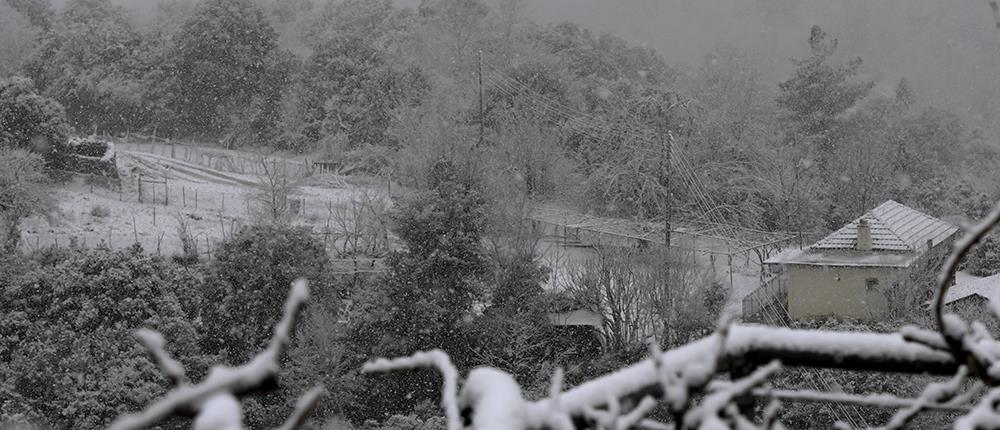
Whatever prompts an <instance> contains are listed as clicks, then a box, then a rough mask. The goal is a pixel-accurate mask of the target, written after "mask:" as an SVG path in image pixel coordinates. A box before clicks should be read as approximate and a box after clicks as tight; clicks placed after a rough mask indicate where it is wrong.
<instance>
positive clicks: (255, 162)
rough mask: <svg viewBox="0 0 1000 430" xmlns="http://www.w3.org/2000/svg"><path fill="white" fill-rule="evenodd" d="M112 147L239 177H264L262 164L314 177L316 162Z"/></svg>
mask: <svg viewBox="0 0 1000 430" xmlns="http://www.w3.org/2000/svg"><path fill="white" fill-rule="evenodd" d="M115 147H116V148H117V149H118V150H122V151H131V152H142V153H147V154H153V155H158V156H162V157H169V158H172V159H175V160H182V161H185V162H188V163H191V164H197V165H199V166H204V167H208V168H211V169H215V170H221V171H224V172H230V173H239V174H241V175H263V174H265V172H264V166H263V163H265V162H266V163H267V164H268V165H280V166H281V168H282V169H284V171H287V172H289V174H292V175H295V176H300V177H301V176H309V175H312V173H313V164H315V163H314V162H315V161H316V160H309V159H308V158H305V159H302V160H296V159H292V158H284V157H275V156H265V155H254V154H248V153H246V152H240V151H233V150H228V149H219V148H205V147H198V146H190V145H183V144H177V143H174V142H156V141H153V142H148V143H141V142H121V143H116V144H115Z"/></svg>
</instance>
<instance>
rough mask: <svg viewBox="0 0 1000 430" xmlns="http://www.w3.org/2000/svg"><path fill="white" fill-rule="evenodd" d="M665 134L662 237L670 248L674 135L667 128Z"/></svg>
mask: <svg viewBox="0 0 1000 430" xmlns="http://www.w3.org/2000/svg"><path fill="white" fill-rule="evenodd" d="M665 134H666V135H667V136H666V139H665V144H664V146H665V148H664V158H665V159H666V163H665V166H664V168H663V188H664V190H663V193H664V194H665V197H664V198H665V199H666V202H664V205H663V207H664V210H663V212H664V213H663V235H664V237H663V239H664V241H665V243H666V244H667V248H668V249H669V248H670V218H671V216H672V212H673V210H672V209H673V206H674V202H673V196H672V195H671V193H670V152H671V149H673V148H672V147H673V143H674V135H673V134H671V133H670V130H667V131H666V133H665ZM661 136H662V134H661ZM661 139H662V137H661Z"/></svg>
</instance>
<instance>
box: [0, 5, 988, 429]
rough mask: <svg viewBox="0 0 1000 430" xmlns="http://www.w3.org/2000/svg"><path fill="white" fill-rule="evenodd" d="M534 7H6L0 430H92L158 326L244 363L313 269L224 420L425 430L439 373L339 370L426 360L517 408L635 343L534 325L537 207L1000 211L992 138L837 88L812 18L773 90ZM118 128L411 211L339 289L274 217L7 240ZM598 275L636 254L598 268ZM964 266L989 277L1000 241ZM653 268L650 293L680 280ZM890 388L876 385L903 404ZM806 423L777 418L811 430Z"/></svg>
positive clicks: (726, 218) (631, 353) (705, 297)
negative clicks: (490, 369) (504, 380)
mask: <svg viewBox="0 0 1000 430" xmlns="http://www.w3.org/2000/svg"><path fill="white" fill-rule="evenodd" d="M527 3H528V2H524V1H521V0H496V1H483V0H425V1H421V2H419V5H413V6H412V7H402V6H401V5H399V4H396V3H394V2H392V1H389V0H385V1H380V0H337V1H334V0H329V1H327V0H283V1H279V0H201V1H195V0H161V1H160V2H159V3H157V4H156V5H155V7H153V8H150V9H149V10H144V11H142V12H141V13H137V12H135V11H133V10H129V9H126V8H124V7H122V6H119V5H116V4H114V3H113V2H111V1H110V0H68V1H66V2H65V4H64V5H61V6H59V7H56V6H53V5H52V4H50V3H49V1H48V0H0V79H2V80H0V126H2V127H0V213H2V214H3V222H4V226H3V227H4V228H3V232H4V233H3V235H4V237H5V238H6V239H5V241H4V249H5V250H6V251H8V252H5V253H4V255H3V256H2V257H0V269H2V270H0V420H3V421H8V422H13V423H28V422H30V423H34V424H36V425H39V426H40V427H42V428H86V429H91V428H103V427H105V426H107V425H108V424H109V423H110V422H111V421H112V420H113V419H114V418H115V417H116V416H118V415H120V414H122V413H125V412H128V411H134V410H137V409H140V408H141V407H142V406H143V405H145V404H147V403H149V402H150V401H151V400H152V399H155V398H156V397H158V396H160V395H162V394H163V393H164V392H165V391H166V389H167V387H168V384H167V381H165V380H164V378H162V376H160V375H159V374H158V372H157V370H156V367H155V366H154V364H153V363H151V362H150V361H149V360H148V359H147V358H146V354H145V353H144V351H143V350H142V348H141V347H140V345H138V344H136V343H135V342H134V341H133V339H132V337H131V336H130V334H129V333H130V332H131V331H132V330H134V329H135V328H137V327H140V326H148V327H150V328H155V329H158V330H160V331H161V332H162V333H163V334H164V335H165V336H166V337H167V338H168V339H170V340H171V343H170V345H169V348H170V349H171V353H173V354H174V355H175V356H178V357H180V360H181V361H182V362H184V363H185V366H186V367H187V368H188V369H189V370H190V372H191V374H192V375H193V377H194V378H195V379H198V378H200V377H201V376H204V375H205V374H206V373H207V372H208V368H209V366H211V365H212V364H215V363H229V364H237V363H242V362H244V361H246V360H247V359H248V358H250V357H252V355H253V354H254V353H255V351H258V350H260V349H261V348H262V347H263V346H265V345H266V344H267V341H268V339H269V338H270V335H271V332H270V330H271V326H273V324H274V323H275V322H276V321H277V320H278V318H279V316H280V312H281V309H280V307H279V306H278V305H277V304H278V303H281V301H282V300H283V299H284V297H285V296H286V294H287V292H288V285H290V284H291V282H292V281H293V280H294V279H296V278H299V277H306V278H308V279H310V282H311V284H312V289H313V291H314V292H316V294H315V295H316V297H314V300H313V303H310V305H309V308H308V309H307V311H306V313H305V314H304V316H303V318H302V322H301V323H300V325H299V326H298V328H297V331H296V333H295V339H294V341H293V342H292V345H291V347H290V349H289V351H288V354H287V357H286V358H285V359H284V360H285V362H284V363H283V371H282V374H281V377H280V384H279V385H280V386H279V388H277V389H275V390H272V391H270V392H268V393H265V394H263V395H261V396H258V397H255V398H252V399H250V400H249V401H247V402H246V405H245V408H246V409H245V414H246V416H245V420H246V422H247V423H248V424H249V425H250V426H251V427H253V428H263V427H275V426H278V425H280V424H281V422H282V421H283V419H284V417H285V416H287V415H288V411H290V410H291V409H292V408H293V406H294V402H295V398H296V397H297V396H298V395H299V394H301V393H302V392H303V391H305V390H306V389H308V388H309V387H310V386H313V385H315V384H322V385H325V386H326V387H327V388H328V390H329V391H330V393H329V394H328V395H327V398H326V399H325V400H324V401H323V402H321V403H320V404H319V406H318V408H317V410H316V412H315V414H314V418H313V420H312V421H310V423H309V425H311V426H313V428H359V429H382V428H384V429H432V428H444V426H445V421H444V420H443V419H442V418H439V415H440V412H439V409H438V405H437V401H438V398H439V397H440V393H439V391H440V381H439V378H438V377H437V376H436V375H435V374H434V373H433V372H430V371H420V372H413V373H407V374H400V375H392V376H391V377H390V376H379V375H376V376H368V375H362V374H360V373H359V371H358V369H359V368H360V366H361V365H362V364H363V363H365V362H366V361H367V360H369V359H371V358H372V357H383V356H389V357H391V356H401V355H407V354H410V353H412V352H413V351H417V350H423V349H430V348H441V349H444V350H446V351H448V352H449V354H450V355H451V359H452V360H453V361H454V362H455V363H456V365H458V367H459V368H471V367H474V366H482V365H489V366H494V367H498V368H501V369H504V370H505V371H507V372H510V373H511V374H512V375H514V377H516V379H517V380H518V382H519V383H520V384H521V386H522V387H524V388H525V391H526V396H528V397H533V398H539V397H542V396H545V395H546V394H547V390H548V387H549V384H550V375H551V374H552V372H553V371H554V369H555V368H556V367H562V368H565V369H566V374H565V375H566V376H565V377H566V383H567V384H568V385H573V384H578V383H580V382H582V381H585V380H587V379H590V378H593V377H594V376H597V375H600V374H603V373H605V372H607V371H610V370H613V369H616V368H618V367H620V366H622V365H624V364H628V363H632V362H634V361H636V360H637V359H639V358H641V357H643V356H644V354H645V353H646V346H645V343H644V339H632V338H628V337H627V336H624V335H623V336H621V337H619V338H616V339H615V342H614V343H613V344H611V346H610V347H606V348H591V347H589V346H587V345H584V343H581V342H580V341H579V336H577V335H578V334H575V333H567V332H565V331H560V329H559V328H558V327H555V326H553V325H551V324H549V322H548V320H547V319H546V312H548V311H550V310H551V309H553V308H558V307H559V306H560V305H561V304H562V303H564V302H566V301H573V300H577V301H578V300H582V298H581V297H580V296H575V297H574V296H573V295H572V294H562V293H553V292H551V291H546V290H544V289H543V288H542V285H543V284H544V283H545V280H546V279H547V278H548V276H549V272H550V269H551V268H547V267H545V265H544V264H542V263H541V262H540V260H539V258H538V255H537V252H538V251H537V249H536V247H535V246H534V242H532V240H533V239H532V238H531V237H530V236H531V235H532V234H533V232H532V231H531V226H530V224H528V223H526V222H524V221H523V216H522V215H523V213H524V212H525V211H527V210H528V207H529V204H530V203H549V204H558V205H560V206H564V207H571V208H574V209H575V210H579V211H580V212H583V213H590V214H596V215H601V216H607V217H615V218H622V219H629V220H639V221H650V222H657V223H662V222H664V221H666V222H672V221H673V222H677V221H678V220H692V221H703V222H713V223H718V224H725V225H733V226H739V227H743V228H749V229H755V230H759V231H764V232H793V233H795V234H802V235H806V236H809V237H812V236H815V235H823V234H826V233H828V232H830V231H832V230H834V229H836V228H839V227H840V226H841V225H843V224H844V223H846V222H849V221H851V220H852V219H855V218H856V217H857V216H858V215H859V214H862V213H864V212H866V211H868V210H869V209H871V208H872V207H874V206H876V205H878V204H879V203H881V202H883V201H885V200H889V199H892V200H895V201H898V202H901V203H903V204H906V205H908V206H911V207H913V208H917V209H919V210H922V211H924V212H926V213H928V214H931V215H933V216H936V217H940V218H945V219H952V220H960V219H978V218H981V217H983V216H984V215H986V214H987V212H988V211H989V208H990V207H991V206H992V204H993V202H995V201H997V200H998V199H1000V180H998V178H997V177H995V176H993V175H990V174H988V173H990V172H995V171H997V170H998V169H1000V147H998V146H997V143H996V142H997V140H996V138H997V136H995V135H993V133H994V132H995V130H983V129H979V128H973V127H972V126H970V125H968V124H970V123H971V121H970V119H969V118H968V115H969V113H968V111H964V112H962V113H961V114H960V113H958V111H955V110H952V108H951V106H950V105H945V104H943V103H938V102H937V100H936V99H935V98H933V97H928V96H926V95H925V94H924V93H923V92H922V88H920V87H918V86H916V85H914V84H913V83H911V81H910V80H908V79H906V78H905V77H904V78H902V79H898V80H895V79H893V81H892V82H875V81H873V80H871V77H870V76H869V75H866V74H862V73H859V69H860V68H861V67H862V65H863V64H864V61H866V59H865V58H861V57H860V56H859V54H856V53H853V52H847V51H846V50H845V48H844V47H842V46H838V42H837V40H838V36H839V35H838V34H837V31H836V30H835V29H831V28H829V27H826V26H823V25H822V24H823V23H821V22H820V23H817V24H819V25H816V26H813V27H812V28H811V31H810V32H808V33H804V34H801V35H799V38H798V41H799V42H798V44H797V46H798V47H797V49H796V50H794V51H789V52H787V53H785V54H786V55H785V56H786V57H787V58H789V59H790V67H789V70H792V72H791V73H790V74H787V75H785V76H783V77H782V78H781V79H779V80H777V81H776V80H774V79H771V78H770V77H769V76H767V74H765V73H764V71H763V69H761V68H760V62H759V61H758V59H756V58H754V56H753V54H752V53H750V52H747V51H744V50H741V49H739V48H735V47H730V48H719V49H717V50H714V51H713V52H711V53H709V54H707V55H704V58H703V60H702V61H701V62H699V63H697V64H684V63H681V62H678V61H674V60H672V59H671V58H668V57H665V56H663V55H661V54H660V53H658V51H656V50H654V49H652V48H649V47H644V46H639V45H637V44H634V43H630V42H629V41H626V40H625V39H623V38H620V37H617V36H615V35H611V34H601V33H598V32H595V31H591V30H588V29H587V28H585V27H584V26H582V25H580V24H576V23H573V22H563V23H557V24H550V23H542V22H536V21H533V20H532V19H531V18H530V17H529V16H528V13H527V11H528V4H527ZM984 10H986V9H984ZM942 79H944V78H942ZM876 86H880V87H886V86H888V87H891V88H894V90H893V91H891V92H889V93H886V92H880V91H873V88H875V87H876ZM134 134H140V135H145V136H157V137H160V138H165V139H171V140H173V141H178V142H197V143H199V144H205V145H211V146H217V147H222V148H227V149H237V150H246V151H268V152H269V153H279V154H284V155H287V156H289V157H295V156H302V155H308V156H310V157H313V159H323V160H329V161H330V162H332V163H337V164H339V165H351V166H353V167H352V172H354V173H355V174H359V175H371V176H390V177H391V178H393V180H395V181H398V183H399V184H401V185H402V186H403V187H404V189H405V190H406V193H407V196H405V197H404V198H400V199H398V201H396V202H394V206H393V208H392V212H391V215H390V216H389V218H390V221H391V230H392V233H393V236H394V237H395V238H398V240H399V242H400V243H401V247H400V249H397V250H393V251H392V252H390V253H389V254H388V257H387V263H386V264H387V270H386V272H385V273H384V274H378V275H372V276H363V277H360V278H359V277H353V278H345V277H337V276H334V275H332V274H331V269H330V262H329V261H328V260H329V259H328V256H327V255H326V252H325V249H324V246H323V244H321V243H317V241H316V238H315V237H313V236H311V235H310V234H309V233H308V232H306V231H305V230H303V229H300V228H297V227H295V226H290V225H285V224H282V223H276V222H271V223H261V224H259V225H254V226H248V227H246V228H244V229H241V230H239V231H238V232H233V233H232V234H231V236H230V237H229V238H228V240H227V241H226V242H225V243H222V244H220V245H219V247H218V248H219V249H218V250H217V251H216V252H215V254H214V256H213V258H211V259H207V258H199V256H198V255H197V254H196V253H191V254H184V255H176V256H172V257H161V256H156V255H151V254H150V253H149V252H144V250H143V249H141V247H138V246H136V247H133V248H129V249H108V248H107V247H105V248H102V249H96V250H88V249H83V248H82V247H79V246H75V244H74V245H70V246H69V247H68V248H66V247H61V248H60V247H52V248H48V249H44V250H40V251H36V252H31V253H27V252H18V251H17V249H18V244H17V240H16V239H12V238H13V237H15V236H17V237H19V235H20V233H19V228H20V227H19V226H20V222H21V221H22V220H23V219H25V218H26V217H28V216H32V215H34V214H39V213H44V212H45V211H46V210H51V209H52V207H53V204H54V203H53V202H52V201H51V199H49V198H47V196H46V195H45V194H46V192H45V191H44V190H45V188H44V187H49V186H58V185H52V182H53V180H55V181H56V183H58V178H55V179H53V178H52V177H51V176H52V175H46V174H44V172H45V164H46V163H48V162H50V161H51V159H52V157H54V155H53V154H58V153H59V152H60V151H61V150H62V149H63V147H64V146H65V141H66V139H68V138H69V137H70V136H86V135H100V136H127V135H134ZM27 150H31V153H29V152H28V151H27ZM25 184H27V185H25ZM15 185H16V186H15ZM146 251H148V250H146ZM358 253H361V252H360V251H359V252H358ZM616 258H617V259H618V261H621V260H636V259H637V258H638V257H636V256H634V255H617V256H616V255H611V256H607V257H606V259H605V260H602V263H606V264H608V265H613V264H615V261H616V260H615V259H616ZM644 258H652V259H658V260H656V261H668V262H671V263H670V264H668V265H667V266H670V265H672V264H673V262H674V260H672V259H674V258H676V256H673V255H652V256H650V255H646V256H644ZM748 258H749V257H748ZM969 261H970V262H971V263H970V266H969V269H970V270H971V271H973V272H974V273H976V274H984V275H985V274H994V273H996V272H997V271H1000V241H998V240H994V239H992V238H989V239H987V241H986V243H985V244H984V246H982V247H980V248H977V250H976V251H975V252H974V253H973V255H972V256H971V257H970V260H969ZM651 265H655V264H651ZM672 267H676V266H672ZM663 270H664V272H663V273H656V274H654V275H655V276H659V277H657V278H655V279H656V282H665V283H666V284H668V285H677V284H680V283H690V279H688V278H684V279H680V278H679V276H681V275H678V273H677V272H678V271H677V270H673V271H671V270H670V268H664V269H663ZM651 279H652V278H651ZM594 282H599V280H594ZM701 284H704V285H701ZM720 294H724V293H720V292H719V291H717V290H713V289H712V284H711V282H707V281H706V282H700V283H698V285H697V286H696V287H691V291H689V292H686V293H684V295H683V296H681V295H679V296H678V297H671V298H670V299H669V303H667V304H665V305H664V306H666V307H665V308H664V309H668V310H669V312H667V313H669V314H670V315H669V316H664V317H663V318H664V321H668V322H665V323H664V324H665V326H664V333H663V336H662V337H661V339H664V340H667V342H668V344H667V345H665V347H671V346H676V345H680V344H683V343H686V342H688V341H690V340H692V339H694V338H697V337H700V336H702V335H704V334H705V333H707V332H711V330H713V329H714V328H715V323H716V315H717V314H718V313H719V308H720V306H721V302H723V301H724V300H725V297H719V295H720ZM581 345H583V346H581ZM857 384H858V386H865V387H868V386H873V385H879V386H883V385H889V384H885V383H883V381H879V380H873V379H872V378H867V377H859V378H857ZM901 385H905V386H900V387H889V388H887V389H889V390H900V391H906V390H911V391H912V390H917V388H919V387H918V385H916V384H915V385H913V386H909V385H906V384H901ZM882 388H885V387H882ZM917 391H919V390H917ZM813 412H815V411H814V410H812V409H802V410H799V411H798V412H793V413H792V414H791V415H792V417H791V418H790V420H791V422H793V423H796V424H799V426H801V427H807V426H809V425H810V423H813V424H814V423H816V422H820V421H821V422H822V423H823V424H824V425H826V424H829V417H828V416H827V415H822V414H820V415H821V416H822V418H816V417H814V416H811V415H812V414H813ZM823 413H825V412H823ZM814 419H816V420H820V421H810V420H814ZM186 425H187V423H186V422H183V421H181V420H175V421H171V422H168V423H166V424H165V425H164V427H178V428H179V427H183V426H186ZM799 426H797V427H799Z"/></svg>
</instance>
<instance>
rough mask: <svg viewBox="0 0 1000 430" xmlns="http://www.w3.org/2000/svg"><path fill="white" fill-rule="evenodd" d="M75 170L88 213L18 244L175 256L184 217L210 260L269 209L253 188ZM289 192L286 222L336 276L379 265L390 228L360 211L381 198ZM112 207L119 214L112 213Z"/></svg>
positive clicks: (370, 211)
mask: <svg viewBox="0 0 1000 430" xmlns="http://www.w3.org/2000/svg"><path fill="white" fill-rule="evenodd" d="M70 173H72V172H70ZM73 174H74V175H77V176H82V177H86V178H87V180H86V181H85V184H84V186H83V188H82V190H80V191H82V192H84V193H88V194H89V195H91V196H96V197H100V198H101V199H95V200H92V201H91V202H92V203H91V205H92V206H91V207H85V208H82V209H84V210H85V213H84V215H83V216H84V217H92V218H93V219H92V220H88V222H86V223H85V225H83V226H81V227H77V228H74V229H72V230H68V229H66V228H65V227H53V226H49V227H35V228H28V229H25V230H24V231H23V232H22V239H21V241H20V244H21V248H22V250H24V251H27V252H33V251H38V250H43V249H45V248H48V247H52V246H55V247H68V246H76V247H82V248H95V247H108V248H112V249H117V248H124V247H128V246H132V245H134V244H136V243H138V244H140V245H141V246H142V248H143V249H144V250H146V251H147V252H151V253H156V254H157V255H163V256H170V255H179V254H181V253H182V252H183V250H184V245H183V242H182V233H181V231H180V224H181V223H185V224H186V227H187V228H188V229H189V230H188V234H190V239H189V246H191V245H193V246H194V247H196V251H197V254H198V255H200V256H202V257H206V258H214V256H215V252H216V250H217V249H218V247H219V245H220V243H221V242H223V241H225V240H227V239H228V238H230V237H232V236H233V235H234V234H235V233H236V232H238V231H239V230H240V229H241V228H242V227H244V226H245V225H248V224H251V223H254V222H256V221H259V220H260V219H261V218H263V217H266V216H269V215H270V214H269V213H268V211H269V209H268V208H266V207H264V206H265V205H266V204H268V202H265V201H263V199H262V198H261V197H260V196H258V195H255V193H254V192H253V191H250V192H232V193H227V192H221V191H215V190H211V189H205V188H200V187H198V186H196V185H191V184H190V183H188V182H185V181H171V180H169V179H165V178H152V177H148V176H145V175H137V176H135V177H134V178H131V177H121V178H107V177H104V176H100V175H92V174H82V173H73ZM287 198H288V205H287V206H286V207H285V210H287V216H289V217H290V219H289V220H288V222H289V223H293V222H294V221H295V218H298V219H299V220H300V221H307V222H312V223H313V224H305V223H297V225H298V226H300V227H303V228H307V229H309V233H310V234H311V235H312V236H313V237H314V238H315V239H317V240H318V241H320V242H321V243H322V244H323V246H324V248H325V249H326V251H327V253H328V254H329V255H330V256H331V258H332V261H333V262H334V263H335V264H334V274H351V273H380V272H381V271H383V270H384V265H383V264H382V257H383V256H384V255H386V254H387V253H388V252H389V248H390V244H389V233H388V229H387V227H385V223H384V222H382V221H384V220H378V219H369V218H362V214H364V215H365V216H366V217H375V218H377V217H379V216H380V214H384V212H385V209H384V208H376V207H373V205H377V204H378V201H379V200H378V199H376V198H368V199H363V200H362V201H360V202H359V201H356V200H351V201H348V202H344V201H339V200H329V199H320V198H317V197H315V196H288V197H287ZM115 202H118V203H122V204H118V205H116V204H115ZM185 209H187V210H185ZM87 211H89V213H88V212H87ZM112 211H114V212H117V213H115V214H114V217H111V215H112V213H111V212H112ZM73 216H76V215H75V214H73ZM102 219H104V220H105V221H101V220H102ZM317 224H318V225H317Z"/></svg>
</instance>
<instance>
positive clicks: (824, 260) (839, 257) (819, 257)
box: [764, 249, 919, 267]
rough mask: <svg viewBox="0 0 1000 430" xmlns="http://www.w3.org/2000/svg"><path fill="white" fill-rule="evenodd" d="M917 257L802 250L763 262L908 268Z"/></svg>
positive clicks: (902, 253)
mask: <svg viewBox="0 0 1000 430" xmlns="http://www.w3.org/2000/svg"><path fill="white" fill-rule="evenodd" d="M918 256H919V255H918V254H916V253H912V252H853V251H846V252H843V251H837V250H826V251H824V250H814V249H804V250H801V251H798V252H792V253H788V254H782V255H779V256H777V257H779V258H772V259H768V260H766V261H764V262H765V263H779V264H807V265H813V266H843V267H909V266H910V264H912V263H913V262H914V261H915V260H916V259H917V257H918Z"/></svg>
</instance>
